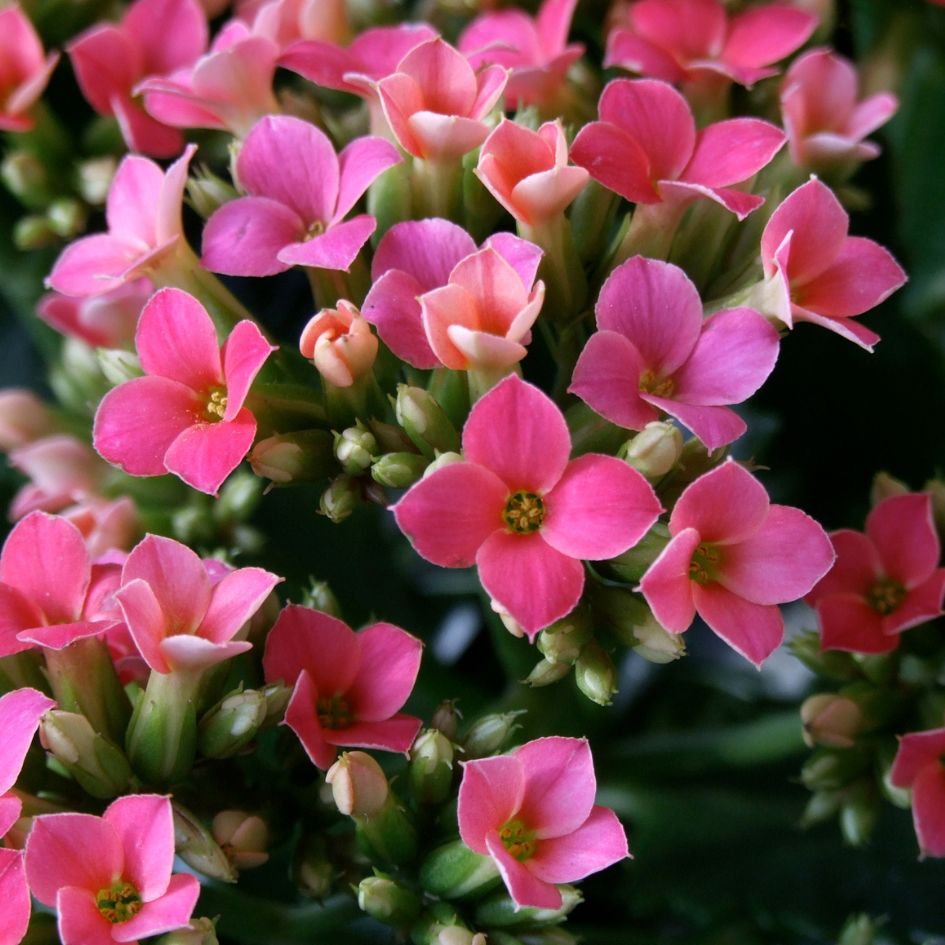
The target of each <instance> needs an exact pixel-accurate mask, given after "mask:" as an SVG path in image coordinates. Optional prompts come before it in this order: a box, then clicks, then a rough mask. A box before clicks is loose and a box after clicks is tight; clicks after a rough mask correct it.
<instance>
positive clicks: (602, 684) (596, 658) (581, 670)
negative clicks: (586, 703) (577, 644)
mask: <svg viewBox="0 0 945 945" xmlns="http://www.w3.org/2000/svg"><path fill="white" fill-rule="evenodd" d="M574 679H575V681H576V682H577V686H578V689H580V690H581V692H583V693H584V695H585V696H587V698H588V699H590V700H591V702H596V703H597V704H598V705H610V704H611V702H613V700H614V693H616V691H617V670H616V668H615V667H614V663H613V660H612V659H611V658H610V657H609V656H608V655H607V653H606V652H605V651H604V650H603V649H602V648H601V647H600V646H598V645H597V644H596V643H589V644H588V645H587V646H585V647H584V649H583V650H582V651H581V655H580V657H579V658H578V661H577V662H576V663H575V664H574Z"/></svg>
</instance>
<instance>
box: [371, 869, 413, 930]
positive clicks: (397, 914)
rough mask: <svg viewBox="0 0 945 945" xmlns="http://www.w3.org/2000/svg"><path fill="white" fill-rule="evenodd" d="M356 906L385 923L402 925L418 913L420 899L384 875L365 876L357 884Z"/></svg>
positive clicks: (406, 923) (409, 921)
mask: <svg viewBox="0 0 945 945" xmlns="http://www.w3.org/2000/svg"><path fill="white" fill-rule="evenodd" d="M358 906H359V907H360V908H361V911H362V912H366V913H367V914H368V915H369V916H371V918H372V919H377V921H378V922H383V923H384V924H385V925H393V926H403V925H408V924H409V923H411V922H413V920H414V919H416V917H417V916H418V915H419V914H420V900H419V899H418V898H417V896H416V894H415V893H413V892H411V891H410V890H409V889H405V888H404V887H403V886H401V885H399V884H398V883H395V882H394V881H393V880H392V879H388V878H387V877H386V876H383V875H379V876H367V877H365V878H364V879H362V880H361V882H360V883H359V884H358Z"/></svg>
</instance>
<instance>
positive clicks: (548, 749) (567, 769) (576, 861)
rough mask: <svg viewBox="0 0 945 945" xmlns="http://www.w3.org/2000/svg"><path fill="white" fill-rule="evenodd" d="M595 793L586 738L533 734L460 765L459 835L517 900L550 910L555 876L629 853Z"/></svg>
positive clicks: (570, 878) (556, 899)
mask: <svg viewBox="0 0 945 945" xmlns="http://www.w3.org/2000/svg"><path fill="white" fill-rule="evenodd" d="M596 793H597V782H596V779H595V777H594V763H593V760H592V759H591V750H590V747H589V746H588V744H587V740H586V739H583V738H560V737H557V736H555V737H551V738H539V739H536V740H535V741H532V742H528V743H526V744H525V745H522V746H521V747H520V748H516V749H515V751H513V752H512V753H511V754H508V755H497V756H495V757H492V758H481V759H479V760H477V761H467V762H466V763H465V764H464V765H463V780H462V783H461V784H460V786H459V807H458V816H459V834H460V836H461V837H462V839H463V843H465V844H466V846H468V847H469V848H470V849H471V850H473V851H475V852H476V853H481V854H482V855H483V856H491V857H492V859H493V860H494V861H495V864H496V866H497V867H498V868H499V872H500V873H501V874H502V881H503V882H504V883H505V886H506V889H508V891H509V895H510V896H511V897H512V898H513V899H514V900H515V902H516V903H517V904H518V905H519V906H533V907H535V908H538V909H557V908H558V907H559V906H560V905H561V894H560V893H559V892H558V890H557V889H555V884H556V883H571V882H575V881H577V880H579V879H584V877H585V876H589V875H590V874H591V873H596V872H598V871H599V870H602V869H606V868H607V867H608V866H612V865H613V864H614V863H618V862H619V861H620V860H622V859H624V858H626V857H628V856H629V855H630V853H629V850H628V849H627V836H626V834H625V833H624V829H623V826H622V825H621V823H620V821H619V820H618V819H617V816H616V814H614V812H613V811H612V810H610V809H609V808H607V807H600V806H598V805H596V804H595V803H594V796H595V794H596Z"/></svg>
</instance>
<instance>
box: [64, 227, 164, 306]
mask: <svg viewBox="0 0 945 945" xmlns="http://www.w3.org/2000/svg"><path fill="white" fill-rule="evenodd" d="M147 252H148V247H147V246H146V245H145V244H144V243H142V242H140V241H138V240H134V239H131V238H126V237H123V236H113V235H112V234H111V233H96V234H95V235H94V236H83V237H82V239H78V240H76V241H75V242H73V243H70V244H69V245H68V246H67V247H66V248H65V249H64V250H63V251H62V253H60V255H59V258H58V259H57V260H56V262H55V264H54V265H53V268H52V272H51V273H50V274H49V277H48V278H47V280H46V282H47V284H48V285H49V287H50V288H52V289H55V290H56V291H57V292H61V293H62V294H63V295H71V296H76V297H80V298H84V297H85V296H88V295H99V294H101V293H102V292H108V291H110V290H111V289H114V288H116V287H117V286H118V285H120V280H121V278H122V276H123V275H124V273H125V272H126V270H128V268H129V267H130V266H131V265H133V264H134V263H136V262H137V261H138V260H140V259H141V258H142V257H143V256H144V255H145V254H146V253H147Z"/></svg>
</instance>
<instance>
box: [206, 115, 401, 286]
mask: <svg viewBox="0 0 945 945" xmlns="http://www.w3.org/2000/svg"><path fill="white" fill-rule="evenodd" d="M399 162H400V156H399V155H398V154H397V150H396V149H395V148H394V146H393V145H392V144H390V143H389V142H387V141H383V140H381V139H380V138H371V137H368V138H356V139H355V140H354V141H352V142H351V144H349V145H348V146H347V147H346V148H345V149H344V150H343V151H342V152H341V154H335V149H334V148H333V147H332V144H331V142H330V141H329V140H328V137H327V136H326V135H325V134H324V132H322V131H319V130H318V128H316V127H315V126H314V125H310V124H309V123H308V122H306V121H302V120H301V119H299V118H290V117H287V116H281V115H280V116H273V117H269V118H264V119H263V120H262V121H260V122H258V123H257V124H256V125H255V127H254V128H253V130H252V131H251V132H250V133H249V135H248V136H247V137H246V140H245V141H244V142H243V147H242V149H241V150H240V153H239V157H238V158H237V159H236V176H237V178H238V179H239V183H240V185H241V186H242V187H243V188H244V189H245V190H246V191H248V192H249V196H248V197H240V198H239V199H238V200H231V201H230V202H229V203H226V204H224V205H223V206H222V207H220V209H219V210H217V211H216V213H214V214H213V216H212V217H210V219H209V220H208V221H207V226H206V229H205V230H204V233H203V263H204V265H205V266H206V267H207V268H208V269H212V270H213V271H214V272H223V273H226V274H227V275H233V276H271V275H274V274H275V273H277V272H284V271H285V270H286V269H289V268H290V267H291V266H313V267H315V268H318V269H343V270H345V271H347V269H348V268H349V267H350V266H351V264H352V263H353V262H354V259H355V257H356V256H357V255H358V253H359V252H360V250H361V247H362V246H363V245H364V244H365V243H366V242H367V240H368V237H369V236H370V235H371V234H372V233H373V232H374V228H375V227H376V226H377V222H376V221H375V219H374V217H372V216H368V215H367V214H360V215H359V216H356V217H354V218H353V219H351V220H345V217H346V216H347V215H348V213H349V212H350V211H351V209H352V207H354V205H355V204H356V203H357V202H358V200H359V199H360V198H361V195H362V194H363V193H364V192H365V191H366V190H367V189H368V187H370V186H371V184H372V183H373V182H374V180H375V179H376V178H377V177H378V176H379V175H380V174H382V173H383V172H384V171H386V170H387V168H389V167H392V166H393V165H394V164H397V163H399Z"/></svg>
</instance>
